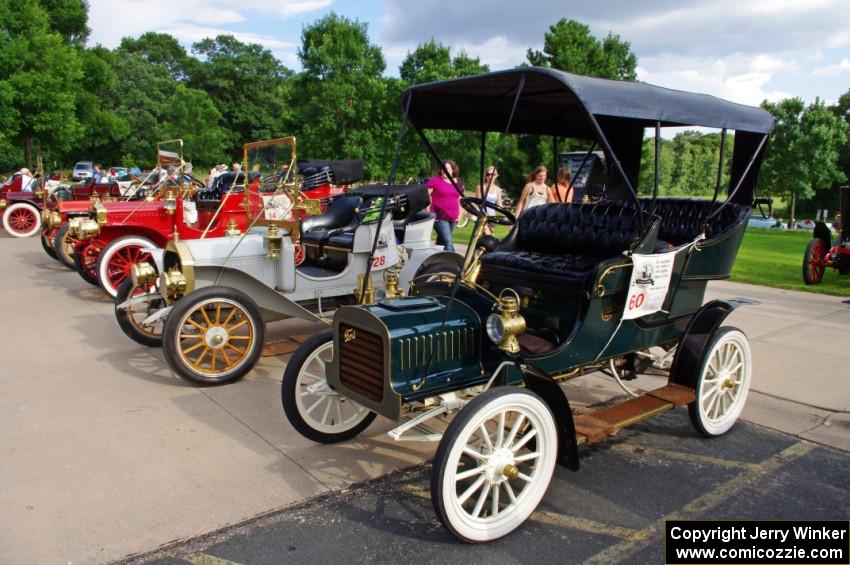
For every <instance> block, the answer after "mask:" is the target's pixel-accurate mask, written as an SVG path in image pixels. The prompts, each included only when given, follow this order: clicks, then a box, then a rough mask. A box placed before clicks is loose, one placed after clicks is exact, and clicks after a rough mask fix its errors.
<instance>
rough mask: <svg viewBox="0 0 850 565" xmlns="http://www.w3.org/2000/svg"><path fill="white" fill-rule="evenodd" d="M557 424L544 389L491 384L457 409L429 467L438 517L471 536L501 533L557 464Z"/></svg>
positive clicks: (539, 493) (517, 519)
mask: <svg viewBox="0 0 850 565" xmlns="http://www.w3.org/2000/svg"><path fill="white" fill-rule="evenodd" d="M557 455H558V432H557V429H556V427H555V418H554V417H553V416H552V412H551V411H550V410H549V407H548V406H547V405H546V403H545V402H543V400H541V399H540V397H539V396H537V395H536V394H534V393H533V392H531V391H528V390H521V389H517V388H514V387H498V388H495V389H490V390H488V391H486V392H484V393H482V394H481V395H479V396H478V397H476V398H475V399H474V400H472V402H470V403H469V404H468V405H466V407H464V408H463V409H462V410H461V411H460V413H459V414H458V415H457V416H456V417H455V419H454V420H453V421H452V423H451V424H450V425H449V427H448V428H447V429H446V433H445V434H444V435H443V438H442V439H441V440H440V445H439V447H438V448H437V454H436V455H435V456H434V462H433V468H432V470H431V501H432V503H433V504H434V510H435V511H436V512H437V516H439V518H440V521H441V522H442V523H443V525H444V526H446V528H448V529H449V531H451V532H452V534H454V535H455V536H457V537H458V538H459V539H461V540H463V541H466V542H484V541H491V540H495V539H498V538H500V537H502V536H505V535H507V534H509V533H511V532H512V531H513V530H515V529H516V528H518V527H519V526H520V525H521V524H522V523H523V522H524V521H525V520H526V519H527V518H528V517H529V516H530V515H531V513H532V512H534V509H535V508H537V505H538V504H539V503H540V500H541V499H542V498H543V495H544V494H545V493H546V489H547V488H548V486H549V482H550V481H551V479H552V473H553V472H554V469H555V461H556V460H557Z"/></svg>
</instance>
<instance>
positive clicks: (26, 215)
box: [3, 202, 41, 237]
mask: <svg viewBox="0 0 850 565" xmlns="http://www.w3.org/2000/svg"><path fill="white" fill-rule="evenodd" d="M3 229H5V230H6V233H8V234H9V235H11V236H12V237H30V236H31V235H35V234H37V233H38V231H39V230H40V229H41V214H40V213H39V211H38V208H36V207H35V206H34V205H32V204H27V203H25V202H15V203H14V204H12V205H10V206H9V207H8V208H6V210H5V212H3Z"/></svg>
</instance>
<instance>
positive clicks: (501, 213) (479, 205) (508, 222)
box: [460, 196, 516, 226]
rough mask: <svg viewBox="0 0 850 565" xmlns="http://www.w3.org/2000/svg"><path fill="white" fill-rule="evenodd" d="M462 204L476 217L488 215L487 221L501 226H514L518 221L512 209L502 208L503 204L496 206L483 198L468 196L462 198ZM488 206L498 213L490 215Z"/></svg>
mask: <svg viewBox="0 0 850 565" xmlns="http://www.w3.org/2000/svg"><path fill="white" fill-rule="evenodd" d="M460 205H461V206H462V207H463V209H464V210H466V211H467V212H469V214H470V215H472V216H475V217H476V218H480V217H482V216H486V217H487V221H488V222H490V223H493V224H497V225H500V226H512V225H514V224H515V223H516V216H514V215H513V213H512V212H511V211H510V210H508V209H507V208H502V207H501V206H496V205H495V204H493V203H492V202H485V201H484V199H482V198H472V197H468V196H467V197H464V198H461V199H460ZM488 208H489V209H490V210H493V211H494V212H496V215H495V216H490V215H488V214H487V209H488Z"/></svg>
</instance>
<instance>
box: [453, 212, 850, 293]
mask: <svg viewBox="0 0 850 565" xmlns="http://www.w3.org/2000/svg"><path fill="white" fill-rule="evenodd" d="M473 225H474V224H473V222H469V224H468V225H467V226H466V227H465V228H463V229H456V230H455V232H454V234H453V238H452V239H454V242H455V243H461V244H466V243H468V242H469V236H470V234H471V233H472V227H473ZM507 233H508V228H505V227H501V226H498V227H496V233H495V235H496V237H499V238H501V237H504V236H505V235H506V234H507ZM811 238H812V232H811V231H807V230H799V231H783V230H775V229H755V228H751V229H748V230H747V232H746V234H745V235H744V241H743V243H742V244H741V250H740V251H739V252H738V259H737V260H736V262H735V268H734V269H733V270H732V278H731V280H733V281H735V282H742V283H749V284H760V285H764V286H772V287H776V288H787V289H791V290H803V291H807V292H817V293H820V294H834V295H837V296H850V275H845V276H840V275H839V274H838V271H837V270H835V269H827V270H826V272H825V273H824V276H823V281H821V283H820V284H816V285H811V286H807V285H806V284H805V283H804V282H803V274H802V269H803V253H804V252H805V251H806V245H808V243H809V241H810V240H811Z"/></svg>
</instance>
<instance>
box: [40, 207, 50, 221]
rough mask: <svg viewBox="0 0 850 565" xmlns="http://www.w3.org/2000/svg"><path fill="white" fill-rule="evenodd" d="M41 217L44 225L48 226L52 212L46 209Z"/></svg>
mask: <svg viewBox="0 0 850 565" xmlns="http://www.w3.org/2000/svg"><path fill="white" fill-rule="evenodd" d="M40 215H41V223H42V224H47V223H48V222H49V221H50V210H47V209H44V210H42V211H41V214H40Z"/></svg>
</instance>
